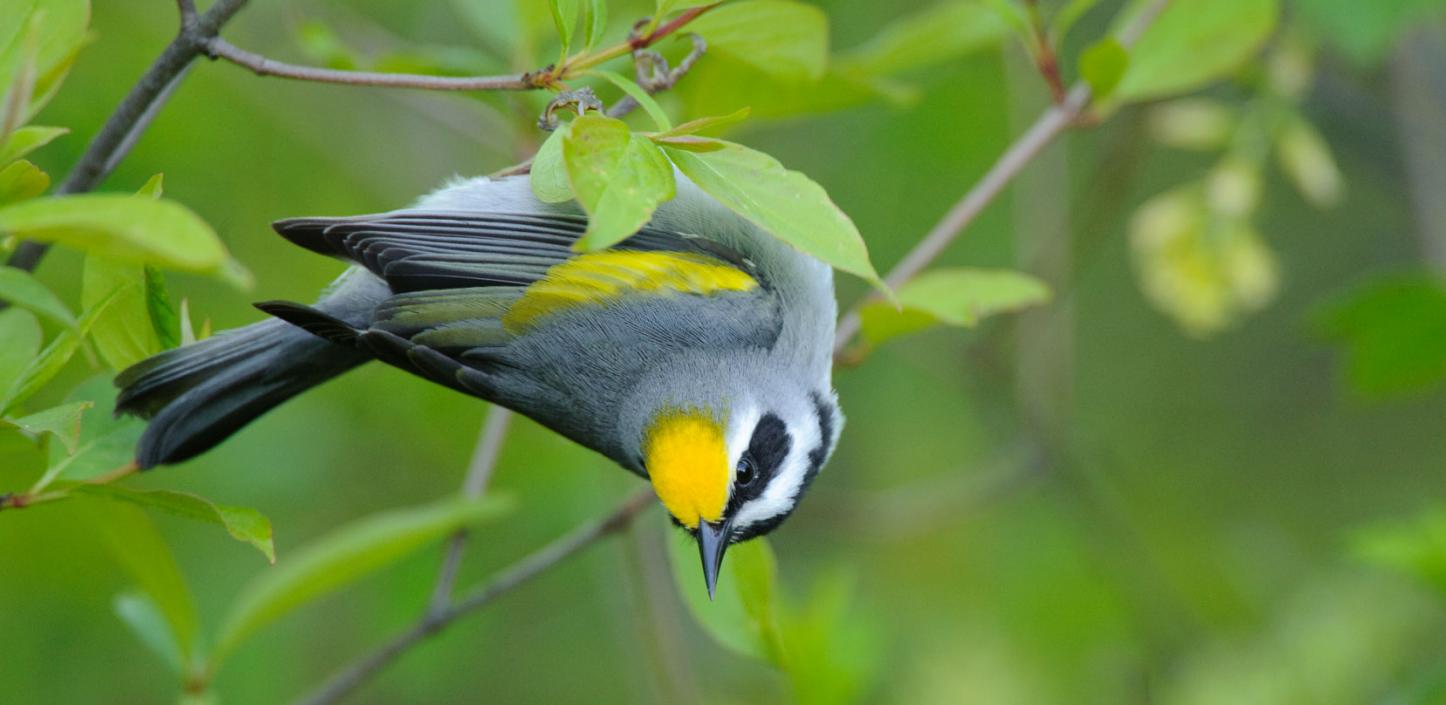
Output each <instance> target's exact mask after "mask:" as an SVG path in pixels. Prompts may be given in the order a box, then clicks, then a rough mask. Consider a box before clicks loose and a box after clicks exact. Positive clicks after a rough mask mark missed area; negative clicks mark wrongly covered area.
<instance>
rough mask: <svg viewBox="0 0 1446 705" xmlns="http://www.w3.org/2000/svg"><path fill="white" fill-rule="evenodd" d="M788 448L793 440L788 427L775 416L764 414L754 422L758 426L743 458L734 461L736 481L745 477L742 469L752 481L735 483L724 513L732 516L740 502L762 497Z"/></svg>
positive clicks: (785, 456)
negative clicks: (746, 471)
mask: <svg viewBox="0 0 1446 705" xmlns="http://www.w3.org/2000/svg"><path fill="white" fill-rule="evenodd" d="M792 447H793V439H792V437H790V436H789V435H788V426H787V425H786V424H784V423H783V419H781V418H779V417H778V415H777V414H771V413H770V414H765V415H764V416H763V418H761V419H759V420H758V425H757V426H755V427H754V429H753V438H752V439H751V440H749V442H748V450H746V451H743V456H742V457H740V458H739V459H738V466H739V471H740V473H739V474H740V478H739V479H742V477H741V476H742V475H744V474H745V473H744V472H743V470H744V469H745V468H747V469H749V470H751V472H752V474H753V478H752V480H751V481H750V482H747V483H743V482H737V483H735V485H734V488H733V496H732V497H730V498H729V500H728V509H727V513H729V514H732V513H733V512H734V511H737V509H738V508H739V507H740V506H742V505H743V503H744V502H747V501H749V500H751V499H755V498H757V497H758V496H759V495H762V494H763V490H764V489H766V488H767V487H768V483H769V482H772V481H773V477H774V476H775V475H777V474H778V469H779V468H780V467H781V466H782V465H783V460H784V459H785V458H787V457H788V451H789V449H790V448H792Z"/></svg>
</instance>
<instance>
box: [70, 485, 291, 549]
mask: <svg viewBox="0 0 1446 705" xmlns="http://www.w3.org/2000/svg"><path fill="white" fill-rule="evenodd" d="M56 487H66V488H68V489H69V490H70V491H71V492H73V493H76V494H87V495H93V496H97V497H105V498H107V499H114V500H119V501H122V502H129V503H131V504H134V505H137V506H140V507H145V508H147V509H155V510H157V511H162V512H165V513H167V514H173V515H175V516H178V517H181V518H184V519H191V520H193V521H201V522H206V523H209V524H215V525H217V526H220V527H221V528H223V529H225V530H226V533H228V534H230V535H231V538H234V539H236V540H237V541H241V542H243V543H248V544H250V545H252V546H253V547H255V548H256V550H258V551H260V552H261V555H263V556H266V560H267V561H268V562H270V563H275V562H276V546H275V544H274V543H273V542H272V539H271V520H269V519H267V518H266V517H265V516H263V515H262V514H261V513H260V512H258V511H256V510H255V509H250V508H247V507H232V506H228V505H225V504H217V503H215V502H212V501H211V500H208V499H206V498H204V497H198V496H196V495H193V494H187V493H185V492H172V491H170V490H136V489H131V488H129V487H123V486H121V485H116V484H91V483H84V482H83V483H76V484H71V485H56Z"/></svg>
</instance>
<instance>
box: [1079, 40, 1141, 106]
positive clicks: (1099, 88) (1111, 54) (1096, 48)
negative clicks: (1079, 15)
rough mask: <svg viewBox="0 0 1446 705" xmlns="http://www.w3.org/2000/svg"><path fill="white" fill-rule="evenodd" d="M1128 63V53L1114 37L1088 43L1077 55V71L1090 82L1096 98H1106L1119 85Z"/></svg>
mask: <svg viewBox="0 0 1446 705" xmlns="http://www.w3.org/2000/svg"><path fill="white" fill-rule="evenodd" d="M1129 65H1130V53H1129V52H1128V51H1125V47H1124V45H1123V44H1120V41H1119V40H1118V39H1115V38H1114V37H1105V38H1104V39H1101V40H1099V41H1098V42H1095V43H1094V44H1092V45H1090V47H1089V48H1088V49H1085V50H1084V53H1082V54H1080V57H1079V73H1080V76H1081V77H1083V78H1084V80H1085V81H1087V82H1088V83H1089V84H1090V89H1091V90H1092V91H1094V97H1095V98H1096V99H1100V100H1102V99H1104V98H1108V97H1109V95H1110V93H1113V92H1114V90H1115V87H1116V86H1118V85H1120V79H1121V78H1123V77H1124V75H1125V71H1126V69H1128V68H1129Z"/></svg>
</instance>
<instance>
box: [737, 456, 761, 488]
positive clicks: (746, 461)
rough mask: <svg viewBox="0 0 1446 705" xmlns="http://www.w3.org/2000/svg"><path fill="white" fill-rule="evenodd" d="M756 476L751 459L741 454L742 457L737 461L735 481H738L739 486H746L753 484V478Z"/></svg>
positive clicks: (756, 472)
mask: <svg viewBox="0 0 1446 705" xmlns="http://www.w3.org/2000/svg"><path fill="white" fill-rule="evenodd" d="M757 476H758V471H757V470H756V469H755V468H754V467H753V459H752V458H750V457H748V456H746V455H745V456H743V458H742V459H741V460H739V461H738V478H737V480H735V482H737V483H738V486H739V487H747V486H749V485H751V484H753V478H755V477H757Z"/></svg>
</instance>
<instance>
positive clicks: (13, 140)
mask: <svg viewBox="0 0 1446 705" xmlns="http://www.w3.org/2000/svg"><path fill="white" fill-rule="evenodd" d="M67 132H70V130H69V128H65V127H45V126H42V125H30V126H27V127H22V128H20V129H18V130H16V131H14V132H12V133H10V136H9V137H8V138H6V139H5V141H4V143H0V165H5V164H9V163H10V162H13V161H15V160H16V159H19V158H21V157H23V156H25V155H27V154H29V153H31V152H33V151H35V150H37V149H40V148H41V147H44V146H45V145H47V144H50V142H51V140H54V139H55V138H57V137H59V136H61V135H63V134H65V133H67Z"/></svg>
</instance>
